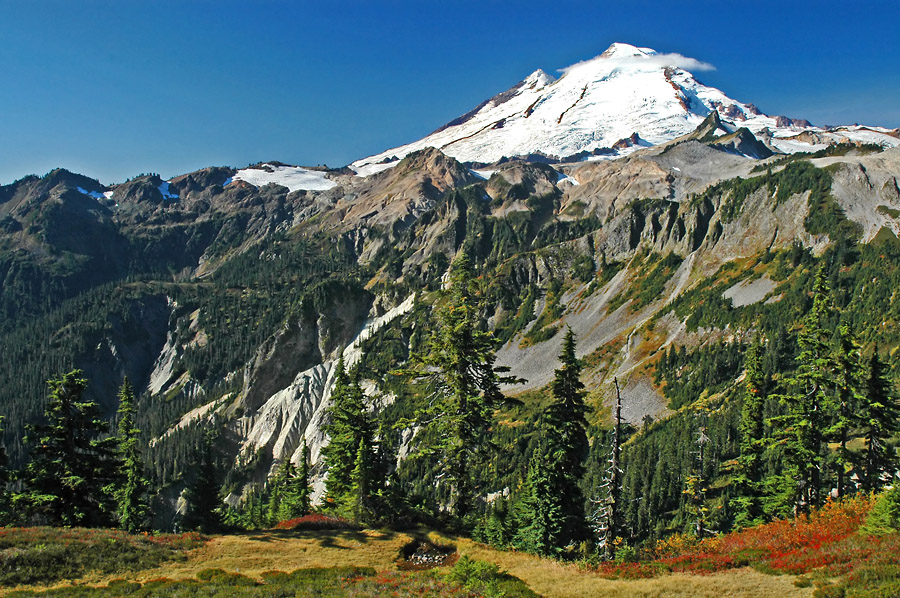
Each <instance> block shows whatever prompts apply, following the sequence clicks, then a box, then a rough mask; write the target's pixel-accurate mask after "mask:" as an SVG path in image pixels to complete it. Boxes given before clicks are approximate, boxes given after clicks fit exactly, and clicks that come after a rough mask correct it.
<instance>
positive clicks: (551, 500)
mask: <svg viewBox="0 0 900 598" xmlns="http://www.w3.org/2000/svg"><path fill="white" fill-rule="evenodd" d="M559 457H560V455H559V453H558V452H556V451H552V450H550V449H549V447H548V446H547V445H546V443H545V442H541V444H539V446H538V447H537V448H536V449H535V451H534V453H533V454H532V456H531V460H530V462H529V465H528V475H527V477H526V478H525V487H524V490H523V492H522V496H521V498H520V499H519V502H518V503H517V505H516V520H517V521H518V522H519V526H518V530H517V531H516V533H515V536H514V537H513V544H514V545H515V546H516V547H517V548H519V549H520V550H524V551H527V552H532V553H534V554H540V555H544V556H556V555H558V554H559V553H560V549H561V542H560V538H562V537H563V536H564V534H565V521H566V516H565V510H564V505H563V497H562V495H560V494H559V493H558V488H559V477H560V475H559V473H560V468H561V466H562V463H560V462H559V461H558V459H559Z"/></svg>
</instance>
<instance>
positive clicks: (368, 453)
mask: <svg viewBox="0 0 900 598" xmlns="http://www.w3.org/2000/svg"><path fill="white" fill-rule="evenodd" d="M373 486H374V477H373V454H372V449H371V447H370V446H367V445H366V442H365V440H364V439H362V438H361V439H360V441H359V446H358V447H357V448H356V459H355V460H354V463H353V471H351V472H350V489H349V491H348V492H347V494H346V495H345V498H344V509H345V512H347V513H348V514H349V515H350V516H351V517H352V519H353V521H355V522H357V523H365V522H368V521H370V520H371V518H372V515H373V514H374V513H373V509H372V490H373Z"/></svg>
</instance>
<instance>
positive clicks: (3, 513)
mask: <svg viewBox="0 0 900 598" xmlns="http://www.w3.org/2000/svg"><path fill="white" fill-rule="evenodd" d="M3 420H4V418H3V416H0V438H3ZM7 464H8V461H7V458H6V447H5V446H4V445H3V444H0V527H2V526H4V525H8V524H10V523H12V519H13V513H12V504H11V501H10V496H9V488H8V484H9V469H7Z"/></svg>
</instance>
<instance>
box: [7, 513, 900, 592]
mask: <svg viewBox="0 0 900 598" xmlns="http://www.w3.org/2000/svg"><path fill="white" fill-rule="evenodd" d="M873 503H874V500H873V499H872V498H867V497H859V498H854V499H850V500H846V501H843V502H839V503H829V504H828V505H826V506H825V507H823V508H822V509H820V510H818V511H816V512H815V513H813V514H812V515H811V516H810V517H807V518H799V519H797V520H788V521H776V522H773V523H770V524H766V525H762V526H759V527H756V528H752V529H749V530H745V531H742V532H736V533H732V534H727V535H725V536H719V537H716V538H710V539H707V540H703V541H700V542H698V541H696V540H694V539H692V538H690V537H683V536H675V537H673V538H670V539H668V540H666V541H664V542H660V543H658V544H657V546H656V547H654V549H653V550H650V551H647V552H645V553H644V554H642V555H641V556H642V558H641V560H639V561H637V562H629V563H606V564H603V565H601V566H588V565H585V564H577V563H561V562H558V561H553V560H549V559H542V558H539V557H535V556H532V555H528V554H523V553H518V552H514V551H499V550H495V549H492V548H489V547H486V546H484V545H481V544H478V543H475V542H473V541H471V540H468V539H465V538H457V537H450V536H445V535H441V534H437V533H434V532H431V533H427V534H426V533H425V532H424V531H421V530H420V531H410V532H397V531H390V530H358V529H353V528H351V527H348V526H343V527H339V528H338V529H321V528H319V527H316V528H314V529H308V528H306V529H303V528H300V529H297V528H294V529H290V526H284V527H288V529H273V530H267V531H264V532H257V533H242V534H233V535H222V536H213V537H210V538H204V537H201V536H198V535H196V534H185V535H181V536H174V535H160V536H148V535H135V536H130V535H128V534H123V533H121V532H116V531H110V530H78V529H75V530H64V529H50V528H31V529H3V530H0V594H4V595H15V596H19V597H23V598H24V597H25V596H36V595H37V596H43V597H48V598H62V597H71V596H88V595H89V596H100V597H101V598H102V597H104V596H124V595H130V596H135V597H145V596H146V597H151V596H234V597H254V598H255V597H257V596H258V597H262V596H295V597H307V596H309V597H312V596H318V597H333V598H347V597H362V596H397V597H406V596H410V597H411V596H429V597H442V598H472V597H475V596H485V597H487V598H499V597H501V596H502V597H506V598H535V597H536V596H544V597H546V598H572V597H579V596H581V597H593V596H597V597H601V596H602V597H618V596H623V597H624V596H629V597H630V596H638V597H647V598H649V597H654V596H667V597H669V596H671V597H685V598H701V597H709V598H721V597H722V596H734V597H738V598H740V597H751V596H754V597H755V596H778V597H779V598H792V597H801V596H803V597H812V596H815V597H816V598H887V597H890V596H900V534H898V533H896V532H894V533H887V534H882V535H879V536H867V535H864V534H861V533H860V531H859V530H860V526H861V524H862V522H863V521H865V519H866V516H867V515H868V513H869V512H870V510H871V508H872V504H873ZM423 540H428V541H429V542H430V543H431V544H432V545H434V546H438V547H440V546H443V547H448V546H449V547H455V549H456V554H455V555H453V556H452V558H451V559H450V561H449V564H448V565H447V566H444V567H439V568H437V569H433V570H416V569H417V568H416V567H415V566H409V563H408V562H404V561H402V559H401V555H402V554H404V553H405V554H410V547H416V546H419V545H420V543H421V542H422V541H423ZM450 550H451V551H452V550H453V549H452V548H450ZM457 559H458V560H457ZM453 562H455V563H456V564H452V563H453ZM28 584H41V585H28Z"/></svg>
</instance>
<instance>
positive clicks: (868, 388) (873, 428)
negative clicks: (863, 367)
mask: <svg viewBox="0 0 900 598" xmlns="http://www.w3.org/2000/svg"><path fill="white" fill-rule="evenodd" d="M868 366H869V367H868V371H867V372H866V380H865V391H864V393H863V397H862V400H861V402H860V408H859V420H860V431H861V433H862V436H863V438H864V439H865V441H866V446H865V449H864V451H863V455H862V459H861V461H862V462H861V468H860V469H861V471H860V473H861V478H862V480H861V486H862V488H863V490H865V491H867V492H875V491H878V490H880V489H881V488H883V487H884V486H885V485H886V484H888V483H889V482H890V479H891V472H893V471H894V470H895V469H896V468H897V455H896V452H895V450H894V448H893V447H891V446H890V445H889V444H888V440H889V439H890V438H891V436H893V435H894V434H895V433H896V432H897V431H898V429H900V405H898V403H897V398H896V395H895V393H894V390H893V387H892V385H891V383H890V381H889V380H888V379H887V372H886V368H885V365H884V362H883V361H881V358H880V357H879V356H878V347H875V350H874V351H873V352H872V356H871V357H870V358H869V364H868Z"/></svg>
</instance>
